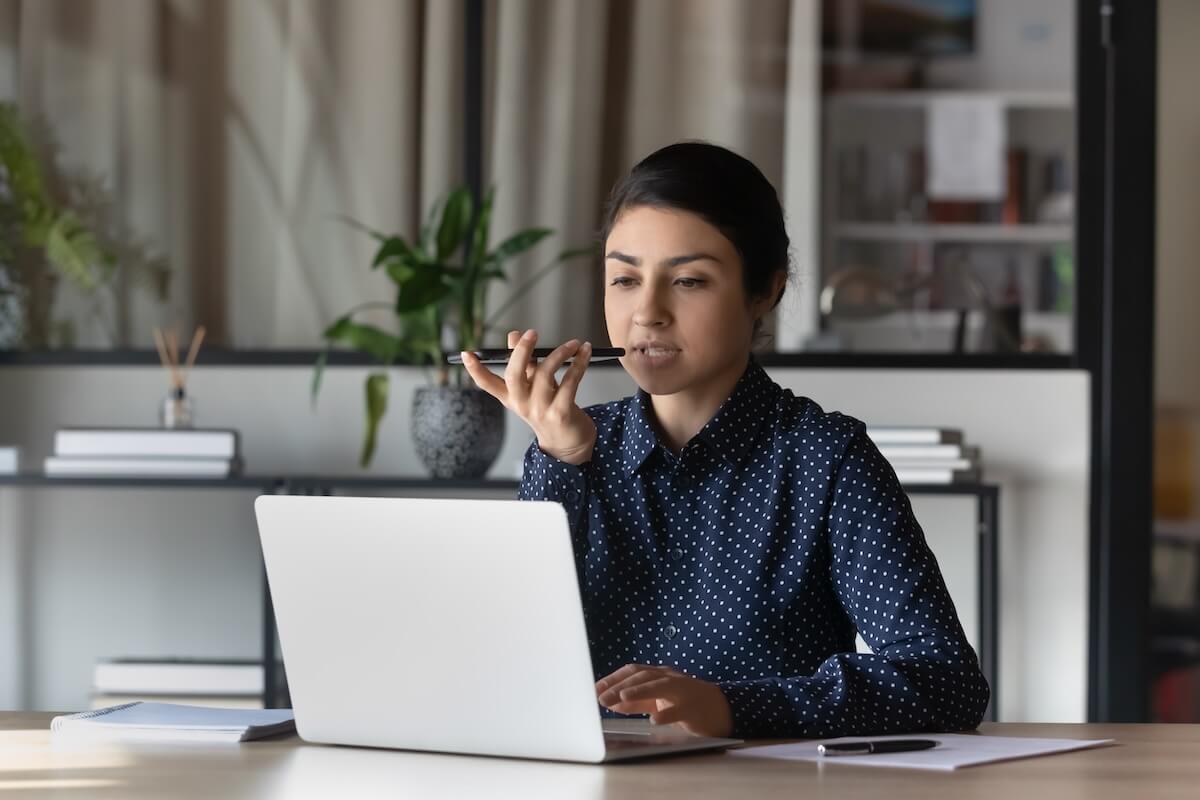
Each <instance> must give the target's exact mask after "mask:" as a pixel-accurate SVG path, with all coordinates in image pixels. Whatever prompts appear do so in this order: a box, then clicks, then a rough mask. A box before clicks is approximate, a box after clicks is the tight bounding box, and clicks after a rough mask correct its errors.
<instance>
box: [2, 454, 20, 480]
mask: <svg viewBox="0 0 1200 800" xmlns="http://www.w3.org/2000/svg"><path fill="white" fill-rule="evenodd" d="M20 468H21V450H20V449H19V448H17V447H0V475H16V474H17V472H18V471H19V470H20Z"/></svg>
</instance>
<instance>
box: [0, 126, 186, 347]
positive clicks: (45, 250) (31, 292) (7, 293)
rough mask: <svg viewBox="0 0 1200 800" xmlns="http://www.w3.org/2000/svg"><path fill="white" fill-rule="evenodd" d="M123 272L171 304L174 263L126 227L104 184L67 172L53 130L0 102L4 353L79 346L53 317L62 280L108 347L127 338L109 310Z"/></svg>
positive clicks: (0, 338) (68, 327)
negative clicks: (171, 266) (75, 293)
mask: <svg viewBox="0 0 1200 800" xmlns="http://www.w3.org/2000/svg"><path fill="white" fill-rule="evenodd" d="M39 156H41V157H39ZM121 272H124V273H125V275H126V278H127V281H126V282H128V283H129V284H130V285H134V286H139V287H142V288H146V289H149V290H151V291H153V293H154V295H155V297H156V298H157V299H158V300H159V301H164V300H166V297H167V291H168V284H169V279H170V272H169V270H168V268H167V265H166V262H165V261H164V260H163V259H162V258H161V257H160V256H157V255H154V254H152V253H151V252H150V249H149V247H148V246H147V245H146V244H145V243H144V242H142V241H141V240H139V239H138V237H137V236H135V235H134V234H133V233H132V231H131V230H130V229H129V228H128V226H127V225H125V223H124V222H123V221H121V220H120V215H119V214H118V213H117V211H116V209H115V207H114V204H113V201H112V199H111V197H110V195H109V192H108V191H107V189H106V188H105V185H104V181H103V180H102V179H101V178H100V177H99V176H96V175H92V174H88V173H86V172H83V171H81V170H73V171H69V170H67V169H65V168H64V167H62V166H61V165H60V163H59V159H58V153H57V146H56V144H55V142H54V139H53V137H52V136H51V135H50V131H49V129H48V128H47V127H46V125H45V124H44V123H42V122H40V121H37V120H35V121H34V122H33V123H32V124H30V123H27V122H26V121H25V120H24V119H22V117H21V114H20V113H19V111H18V109H17V107H16V105H14V104H12V103H0V348H18V347H24V348H44V347H50V346H55V345H59V346H65V347H70V346H73V345H74V344H75V340H76V331H75V328H74V325H73V323H72V322H71V321H69V320H60V319H55V318H54V304H55V298H56V296H57V294H58V289H59V288H60V286H61V285H63V281H66V283H67V285H70V286H72V287H73V288H74V289H75V290H76V291H78V292H79V293H80V294H81V295H82V296H83V297H85V298H86V299H87V301H88V311H89V314H90V319H89V320H88V321H89V322H90V323H94V324H98V325H99V328H100V330H101V331H102V332H103V334H104V335H106V336H107V337H108V339H109V343H110V344H115V343H117V342H119V341H121V340H122V336H121V335H120V333H119V331H118V330H117V329H116V325H115V324H114V323H113V322H112V320H110V319H109V311H110V309H109V308H106V306H113V305H115V304H116V297H115V290H116V288H117V286H118V285H119V283H121V282H119V281H117V280H116V278H117V277H118V275H119V274H120V273H121Z"/></svg>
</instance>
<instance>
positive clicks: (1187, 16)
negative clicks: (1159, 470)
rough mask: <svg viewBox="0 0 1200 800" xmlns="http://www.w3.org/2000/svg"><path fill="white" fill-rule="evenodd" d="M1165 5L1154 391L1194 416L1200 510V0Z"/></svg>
mask: <svg viewBox="0 0 1200 800" xmlns="http://www.w3.org/2000/svg"><path fill="white" fill-rule="evenodd" d="M1158 13H1159V34H1158V35H1159V77H1158V197H1157V203H1158V207H1157V212H1158V232H1157V240H1156V245H1155V246H1156V248H1157V250H1158V253H1157V264H1156V265H1155V268H1156V270H1157V272H1156V280H1157V286H1156V290H1155V301H1154V302H1155V343H1154V354H1155V360H1154V394H1155V401H1156V403H1157V404H1158V406H1159V407H1160V408H1162V407H1170V408H1175V409H1179V410H1181V411H1183V412H1184V413H1185V414H1186V415H1188V416H1190V418H1191V421H1192V422H1191V425H1192V427H1191V435H1192V448H1193V465H1194V470H1195V471H1194V473H1193V476H1192V498H1193V514H1200V453H1196V452H1195V451H1196V448H1198V447H1200V430H1198V429H1200V362H1198V361H1197V358H1196V352H1197V348H1198V347H1200V315H1198V314H1197V313H1196V302H1197V300H1198V299H1200V224H1197V223H1200V93H1198V92H1197V91H1196V86H1195V80H1196V75H1197V74H1198V73H1200V51H1198V50H1197V49H1196V40H1197V37H1200V3H1196V2H1193V0H1161V2H1160V4H1159V12H1158ZM1140 266H1141V267H1143V268H1144V267H1145V266H1146V265H1140Z"/></svg>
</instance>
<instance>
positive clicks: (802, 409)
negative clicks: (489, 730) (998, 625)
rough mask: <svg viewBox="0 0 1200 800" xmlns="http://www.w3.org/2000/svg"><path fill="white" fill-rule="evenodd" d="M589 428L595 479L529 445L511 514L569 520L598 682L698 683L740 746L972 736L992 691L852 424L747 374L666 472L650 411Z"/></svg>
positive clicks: (625, 406)
mask: <svg viewBox="0 0 1200 800" xmlns="http://www.w3.org/2000/svg"><path fill="white" fill-rule="evenodd" d="M585 410H586V411H587V413H588V414H589V415H590V416H591V417H592V418H593V419H594V420H595V422H596V429H597V434H598V435H597V440H596V447H595V450H594V452H593V455H592V460H591V461H590V462H588V463H586V464H584V465H582V466H575V465H571V464H566V463H564V462H562V461H558V460H557V459H554V458H552V457H550V456H548V455H546V454H545V453H544V452H542V450H541V449H540V448H539V447H538V446H537V442H536V441H535V442H534V443H533V444H532V445H531V446H530V448H529V450H528V452H527V453H526V455H525V471H524V477H523V479H522V482H521V489H520V497H521V499H523V500H553V501H558V502H560V503H561V504H562V505H563V506H564V507H565V509H566V511H567V515H568V517H569V519H570V521H571V533H572V539H573V542H574V549H575V557H576V564H577V568H578V574H579V581H580V590H581V592H582V596H583V605H584V614H585V617H586V620H587V629H588V638H589V640H590V642H591V652H592V664H593V669H594V671H595V673H596V677H597V679H599V678H601V677H603V676H605V675H608V674H609V673H611V672H612V671H613V670H616V669H618V668H620V667H622V666H624V665H625V664H629V663H641V664H657V665H666V666H671V667H674V668H676V669H678V670H680V671H682V672H685V673H687V674H689V675H693V676H695V677H698V678H702V679H704V680H708V681H712V682H714V683H716V684H717V685H718V686H720V688H721V689H722V691H723V692H724V693H725V696H726V697H727V698H728V700H729V704H730V707H731V708H732V710H733V719H734V731H733V735H735V736H738V737H742V738H748V737H819V736H837V735H849V734H884V733H903V732H908V731H933V730H940V731H947V730H962V729H969V728H974V727H975V726H976V725H977V724H978V723H979V721H980V719H981V718H982V716H983V713H984V709H985V708H986V706H987V703H988V697H989V689H988V685H987V682H986V681H985V680H984V677H983V675H982V673H981V672H980V670H979V662H978V660H977V658H976V656H975V653H974V651H973V650H972V649H971V647H970V645H969V644H968V643H967V641H966V638H965V637H964V635H963V631H962V626H961V625H960V624H959V621H958V616H957V614H956V613H955V610H954V604H953V603H952V601H951V600H950V596H949V594H948V593H947V592H946V587H945V584H944V583H943V581H942V575H941V572H940V571H939V570H938V565H937V562H936V561H935V559H934V557H933V554H932V553H931V552H930V551H929V548H928V546H927V545H926V543H925V536H924V533H923V532H922V531H921V528H920V526H919V525H918V524H917V521H916V519H915V518H914V517H913V513H912V508H911V506H910V504H909V501H908V498H907V496H906V495H905V494H904V492H903V490H902V489H901V488H900V485H899V482H898V481H897V480H896V475H895V473H894V472H893V470H892V469H891V467H890V466H889V465H888V463H887V462H886V461H885V460H884V458H883V457H882V456H881V455H880V454H879V451H878V450H877V449H876V447H875V446H874V445H873V444H872V443H871V441H870V439H868V438H867V435H866V428H865V426H864V425H863V423H862V422H859V421H858V420H856V419H853V418H851V417H848V416H845V415H842V414H838V413H825V412H824V411H822V410H821V408H820V407H819V406H818V405H817V404H816V403H815V402H813V401H812V400H809V399H807V398H804V397H796V396H795V395H793V394H792V393H791V391H789V390H786V389H783V388H782V387H780V386H779V385H778V384H776V383H775V382H774V381H772V380H771V378H770V377H769V376H768V375H767V374H766V372H765V371H764V370H763V369H762V368H761V367H760V366H759V365H758V364H757V363H756V362H755V361H754V360H753V359H752V360H751V361H750V364H749V366H748V368H747V370H746V372H745V374H744V375H743V376H742V378H741V379H740V380H739V381H738V384H737V386H736V387H735V388H734V390H733V393H732V395H731V396H730V397H729V398H728V399H727V400H726V401H725V402H724V404H723V405H722V406H721V407H720V409H718V411H717V413H716V415H715V416H714V417H713V418H712V419H711V420H710V421H709V422H708V424H707V425H705V426H704V428H703V429H701V431H700V432H699V433H698V434H696V436H695V437H694V438H693V439H692V440H691V441H690V442H688V444H687V445H686V447H684V449H683V451H682V452H681V453H680V454H679V455H678V456H676V455H675V454H673V453H672V452H671V451H670V450H669V449H668V448H666V447H664V446H663V445H662V444H661V443H660V442H659V440H658V436H657V434H656V433H655V430H654V428H653V426H652V425H651V423H650V418H651V414H652V411H651V408H650V399H649V396H648V395H647V394H646V393H645V392H642V391H639V392H638V393H637V394H636V395H634V396H632V397H628V398H625V399H624V400H618V401H614V402H611V403H606V404H602V405H596V406H591V407H589V408H587V409H585ZM855 631H857V632H859V633H860V634H861V635H862V637H863V639H864V640H865V641H866V642H867V644H868V645H869V646H870V647H871V649H872V650H873V653H869V654H859V653H856V652H855V644H854V634H855ZM606 713H607V712H606Z"/></svg>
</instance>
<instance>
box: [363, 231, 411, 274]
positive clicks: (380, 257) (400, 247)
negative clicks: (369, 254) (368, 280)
mask: <svg viewBox="0 0 1200 800" xmlns="http://www.w3.org/2000/svg"><path fill="white" fill-rule="evenodd" d="M391 259H396V260H399V261H400V263H402V264H415V263H419V262H420V261H421V258H420V256H419V255H418V254H417V252H416V251H415V250H413V249H412V247H410V246H409V244H408V242H406V241H404V240H403V239H402V238H400V237H399V236H388V237H386V238H384V240H383V244H382V245H381V246H380V248H379V250H377V251H376V252H375V258H374V259H372V260H371V269H375V268H376V267H378V266H379V265H380V264H382V263H383V262H385V261H388V260H391Z"/></svg>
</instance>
